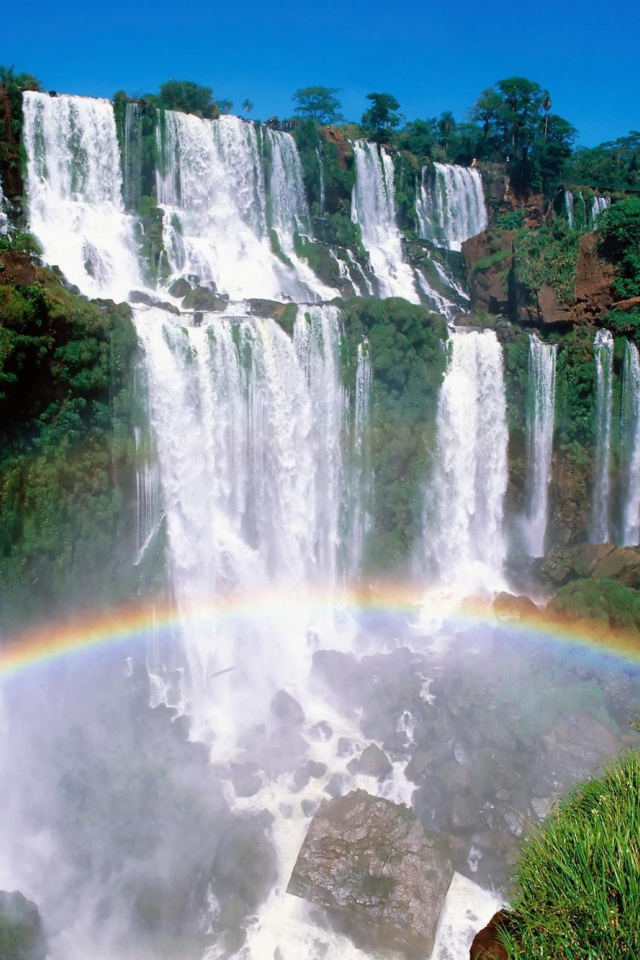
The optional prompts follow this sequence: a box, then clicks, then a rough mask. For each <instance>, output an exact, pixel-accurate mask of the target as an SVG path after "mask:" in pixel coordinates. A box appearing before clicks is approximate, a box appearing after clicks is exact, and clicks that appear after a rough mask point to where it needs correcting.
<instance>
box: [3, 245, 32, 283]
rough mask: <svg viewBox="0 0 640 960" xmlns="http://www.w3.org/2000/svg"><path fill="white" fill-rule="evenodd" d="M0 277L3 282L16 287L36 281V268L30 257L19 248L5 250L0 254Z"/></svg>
mask: <svg viewBox="0 0 640 960" xmlns="http://www.w3.org/2000/svg"><path fill="white" fill-rule="evenodd" d="M0 278H1V282H2V283H3V284H5V283H11V284H13V285H14V286H16V287H20V286H24V285H26V284H32V283H35V282H36V270H35V267H34V266H33V264H32V263H31V258H30V257H29V255H28V254H27V253H22V251H21V250H7V251H6V252H5V253H3V254H2V255H1V256H0Z"/></svg>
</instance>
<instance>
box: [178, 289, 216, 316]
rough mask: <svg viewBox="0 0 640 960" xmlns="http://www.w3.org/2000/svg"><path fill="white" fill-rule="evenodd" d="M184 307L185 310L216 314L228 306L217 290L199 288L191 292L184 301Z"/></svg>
mask: <svg viewBox="0 0 640 960" xmlns="http://www.w3.org/2000/svg"><path fill="white" fill-rule="evenodd" d="M182 306H183V309H184V310H204V311H205V312H211V311H213V312H215V311H218V310H224V309H225V308H226V306H227V301H226V300H225V299H224V298H223V297H220V296H218V294H217V293H216V291H215V289H214V290H212V289H211V287H209V286H206V287H205V286H199V287H194V289H193V290H190V291H189V293H188V294H187V295H186V297H185V298H184V299H183V301H182Z"/></svg>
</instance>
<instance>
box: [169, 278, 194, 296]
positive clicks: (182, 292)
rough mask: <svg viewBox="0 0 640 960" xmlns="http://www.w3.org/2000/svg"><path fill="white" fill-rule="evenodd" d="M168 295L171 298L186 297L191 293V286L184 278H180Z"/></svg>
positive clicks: (171, 287) (173, 284)
mask: <svg viewBox="0 0 640 960" xmlns="http://www.w3.org/2000/svg"><path fill="white" fill-rule="evenodd" d="M167 293H168V294H169V296H171V297H186V295H187V294H188V293H191V284H190V283H189V281H188V280H185V278H184V277H179V278H178V279H177V280H174V281H173V283H172V284H171V286H170V287H169V289H168V290H167Z"/></svg>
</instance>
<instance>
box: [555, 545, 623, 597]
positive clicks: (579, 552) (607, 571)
mask: <svg viewBox="0 0 640 960" xmlns="http://www.w3.org/2000/svg"><path fill="white" fill-rule="evenodd" d="M540 574H541V576H542V578H543V579H544V580H545V581H546V582H547V583H548V584H549V585H552V586H555V587H558V586H563V585H564V584H566V583H570V582H571V581H572V580H579V579H586V578H590V577H591V578H593V579H594V580H620V582H621V583H624V584H625V586H628V587H638V586H640V550H638V549H637V548H635V547H616V546H614V545H613V544H612V543H579V544H577V545H575V546H562V545H560V544H558V545H556V546H554V547H553V548H552V549H551V550H550V551H549V553H548V554H547V556H546V557H545V559H544V561H543V562H542V564H541V565H540Z"/></svg>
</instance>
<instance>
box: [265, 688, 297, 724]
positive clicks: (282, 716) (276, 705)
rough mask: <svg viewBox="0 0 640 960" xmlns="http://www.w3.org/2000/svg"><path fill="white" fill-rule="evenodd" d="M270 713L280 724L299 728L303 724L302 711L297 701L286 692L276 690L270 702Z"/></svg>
mask: <svg viewBox="0 0 640 960" xmlns="http://www.w3.org/2000/svg"><path fill="white" fill-rule="evenodd" d="M271 712H272V713H273V714H274V715H275V716H276V717H277V718H278V720H279V721H280V722H281V723H286V724H292V725H293V726H295V727H301V726H302V724H303V723H304V710H303V709H302V707H301V706H300V704H299V703H298V701H297V700H294V698H293V697H292V696H291V694H289V693H287V691H286V690H278V692H277V693H275V694H274V696H273V699H272V701H271Z"/></svg>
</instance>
